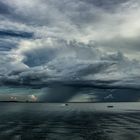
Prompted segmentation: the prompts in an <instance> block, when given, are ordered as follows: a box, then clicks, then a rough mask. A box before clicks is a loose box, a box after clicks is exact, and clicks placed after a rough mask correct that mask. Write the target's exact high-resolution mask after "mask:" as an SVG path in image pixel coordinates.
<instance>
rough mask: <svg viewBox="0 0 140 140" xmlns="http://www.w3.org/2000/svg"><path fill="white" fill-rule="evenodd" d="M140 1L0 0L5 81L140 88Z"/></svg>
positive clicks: (1, 79) (1, 76) (0, 74)
mask: <svg viewBox="0 0 140 140" xmlns="http://www.w3.org/2000/svg"><path fill="white" fill-rule="evenodd" d="M139 7H140V2H139V1H138V0H131V1H130V0H114V1H111V0H106V1H103V0H61V1H58V0H47V1H45V0H36V1H34V0H24V1H20V0H12V1H11V0H5V1H2V0H0V65H1V67H0V83H1V85H17V86H19V85H20V86H21V85H26V86H29V87H39V88H43V87H46V86H52V85H55V87H56V85H59V84H60V85H63V86H66V87H67V86H69V88H70V87H71V88H70V89H72V90H70V91H71V92H73V94H77V91H78V90H77V88H76V89H74V90H73V87H75V86H77V87H78V86H79V85H81V86H85V87H86V86H93V87H96V88H97V87H98V88H118V89H120V88H128V87H129V88H135V89H136V88H137V89H139V87H140V84H139V83H140V82H139V81H140V57H139V56H140V51H139V50H140V48H139V46H140V40H139V37H140V19H139V15H140V8H139ZM69 88H68V89H69ZM62 89H64V91H66V90H65V88H62ZM49 93H50V94H47V95H48V96H49V98H50V99H51V98H57V96H56V97H53V96H54V94H53V93H54V91H53V90H52V89H51V90H50V89H49ZM62 93H64V92H63V91H62ZM73 94H72V95H70V94H68V96H67V97H65V100H66V99H68V98H71V97H72V96H73ZM50 95H53V96H52V97H50ZM62 96H63V94H62ZM63 97H64V96H63ZM47 98H48V97H47Z"/></svg>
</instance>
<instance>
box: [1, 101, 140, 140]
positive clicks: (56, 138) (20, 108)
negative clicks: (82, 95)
mask: <svg viewBox="0 0 140 140" xmlns="http://www.w3.org/2000/svg"><path fill="white" fill-rule="evenodd" d="M139 111H140V103H69V104H68V105H66V104H61V103H0V140H140V112H139Z"/></svg>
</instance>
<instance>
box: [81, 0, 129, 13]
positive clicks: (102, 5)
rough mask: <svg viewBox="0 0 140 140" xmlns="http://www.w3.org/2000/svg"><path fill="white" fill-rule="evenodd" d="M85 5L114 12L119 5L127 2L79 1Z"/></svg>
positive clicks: (109, 0)
mask: <svg viewBox="0 0 140 140" xmlns="http://www.w3.org/2000/svg"><path fill="white" fill-rule="evenodd" d="M81 1H83V2H85V3H89V4H93V5H94V6H97V7H99V8H103V9H105V10H111V11H112V10H115V8H117V7H118V6H119V5H120V4H122V3H125V2H127V1H128V0H81Z"/></svg>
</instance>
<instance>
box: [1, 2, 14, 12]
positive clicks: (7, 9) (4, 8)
mask: <svg viewBox="0 0 140 140" xmlns="http://www.w3.org/2000/svg"><path fill="white" fill-rule="evenodd" d="M13 10H14V9H13V8H11V7H10V6H8V5H7V4H6V3H4V2H2V1H0V14H4V15H7V14H11V12H12V11H13Z"/></svg>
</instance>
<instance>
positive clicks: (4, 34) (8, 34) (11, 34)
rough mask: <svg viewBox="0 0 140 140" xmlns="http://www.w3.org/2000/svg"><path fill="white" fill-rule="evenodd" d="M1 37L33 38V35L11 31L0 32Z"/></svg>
mask: <svg viewBox="0 0 140 140" xmlns="http://www.w3.org/2000/svg"><path fill="white" fill-rule="evenodd" d="M0 37H21V38H33V33H28V32H22V31H11V30H0Z"/></svg>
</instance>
